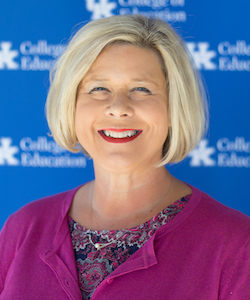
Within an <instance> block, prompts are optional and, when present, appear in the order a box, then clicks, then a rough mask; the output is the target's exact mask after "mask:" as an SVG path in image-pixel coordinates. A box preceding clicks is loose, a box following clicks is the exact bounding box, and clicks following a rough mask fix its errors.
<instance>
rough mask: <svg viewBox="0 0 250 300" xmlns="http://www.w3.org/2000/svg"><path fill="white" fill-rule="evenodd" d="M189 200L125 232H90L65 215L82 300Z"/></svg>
mask: <svg viewBox="0 0 250 300" xmlns="http://www.w3.org/2000/svg"><path fill="white" fill-rule="evenodd" d="M189 199H190V195H188V196H185V197H183V198H182V199H180V200H177V201H176V202H175V203H173V204H171V205H170V206H168V207H167V208H165V209H164V210H162V211H161V212H160V213H159V214H157V215H156V216H154V217H153V218H152V219H151V220H149V221H147V222H145V223H143V224H141V225H139V226H137V227H134V228H131V229H126V230H124V229H123V230H89V229H86V228H84V227H82V226H81V225H79V224H78V223H76V222H75V221H74V220H72V218H71V217H70V216H68V220H69V228H70V232H71V237H72V243H73V248H74V252H75V258H76V264H77V271H78V277H79V286H80V289H81V292H82V296H83V299H90V298H91V296H92V294H93V293H94V291H95V289H96V288H97V286H98V285H99V284H100V283H101V282H102V281H103V280H104V279H105V278H106V277H107V276H108V275H109V274H110V273H111V272H113V271H114V270H115V269H116V268H117V267H118V266H119V265H120V264H122V263H123V262H125V261H126V260H127V259H128V258H129V257H130V256H131V255H132V254H133V253H135V251H136V250H138V249H139V248H140V247H142V246H143V245H144V244H145V243H146V242H147V240H148V239H149V238H150V237H151V236H152V235H153V234H154V233H155V231H156V230H157V229H158V228H159V227H160V226H162V225H165V224H166V223H168V222H169V221H170V220H172V219H173V218H174V217H175V216H176V215H177V214H178V213H179V212H180V211H181V210H182V209H183V208H184V207H185V205H186V203H187V202H188V200H189ZM91 239H92V242H93V243H91ZM112 241H114V242H113V243H111V244H109V245H107V246H106V247H104V248H102V249H100V250H97V249H96V248H95V247H94V245H93V244H95V243H98V242H99V243H105V242H107V243H109V242H112Z"/></svg>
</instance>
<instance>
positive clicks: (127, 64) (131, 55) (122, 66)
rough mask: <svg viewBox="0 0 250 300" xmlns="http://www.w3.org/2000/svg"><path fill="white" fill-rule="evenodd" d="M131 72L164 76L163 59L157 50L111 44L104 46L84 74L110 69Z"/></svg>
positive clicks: (107, 71)
mask: <svg viewBox="0 0 250 300" xmlns="http://www.w3.org/2000/svg"><path fill="white" fill-rule="evenodd" d="M114 70H115V71H117V73H118V72H119V71H120V72H133V73H137V74H142V75H145V76H146V74H148V75H150V76H151V75H152V76H153V74H156V73H161V75H162V74H163V75H164V77H165V72H164V65H163V60H162V58H161V56H160V54H158V52H157V50H155V49H151V48H145V47H138V46H134V45H130V44H125V43H122V44H120V43H119V44H114V45H113V44H112V45H108V46H106V47H105V48H104V49H103V50H102V51H101V53H100V54H99V55H98V57H97V59H96V60H95V61H94V63H93V64H92V66H91V68H90V69H89V71H88V72H87V74H86V75H85V76H84V78H88V79H89V78H90V77H93V76H95V75H97V74H100V73H102V74H109V73H110V72H111V71H112V72H114Z"/></svg>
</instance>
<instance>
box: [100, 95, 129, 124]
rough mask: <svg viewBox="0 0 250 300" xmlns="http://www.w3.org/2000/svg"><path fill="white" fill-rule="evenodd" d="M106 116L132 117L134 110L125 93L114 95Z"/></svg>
mask: <svg viewBox="0 0 250 300" xmlns="http://www.w3.org/2000/svg"><path fill="white" fill-rule="evenodd" d="M105 114H106V115H107V116H111V117H115V118H121V117H132V116H133V114H134V110H133V108H132V106H131V100H130V99H129V97H128V96H127V95H125V94H124V93H119V94H114V95H112V97H111V99H110V101H109V103H108V106H107V107H106V110H105Z"/></svg>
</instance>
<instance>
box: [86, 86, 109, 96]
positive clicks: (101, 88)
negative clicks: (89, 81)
mask: <svg viewBox="0 0 250 300" xmlns="http://www.w3.org/2000/svg"><path fill="white" fill-rule="evenodd" d="M102 91H105V92H109V90H108V89H107V88H105V87H102V86H98V87H94V88H92V89H91V90H90V91H89V94H90V93H93V92H102Z"/></svg>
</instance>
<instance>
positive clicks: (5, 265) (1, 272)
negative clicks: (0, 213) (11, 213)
mask: <svg viewBox="0 0 250 300" xmlns="http://www.w3.org/2000/svg"><path fill="white" fill-rule="evenodd" d="M9 223H11V222H10V220H9V219H8V220H7V222H6V223H5V225H4V227H3V228H2V230H1V232H0V258H1V259H0V295H1V293H2V291H3V289H4V282H5V279H6V276H7V273H8V270H9V268H10V265H11V262H12V260H13V257H14V256H15V254H14V252H15V248H16V247H15V242H14V241H15V239H14V238H12V237H11V227H12V225H11V224H10V225H9Z"/></svg>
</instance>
